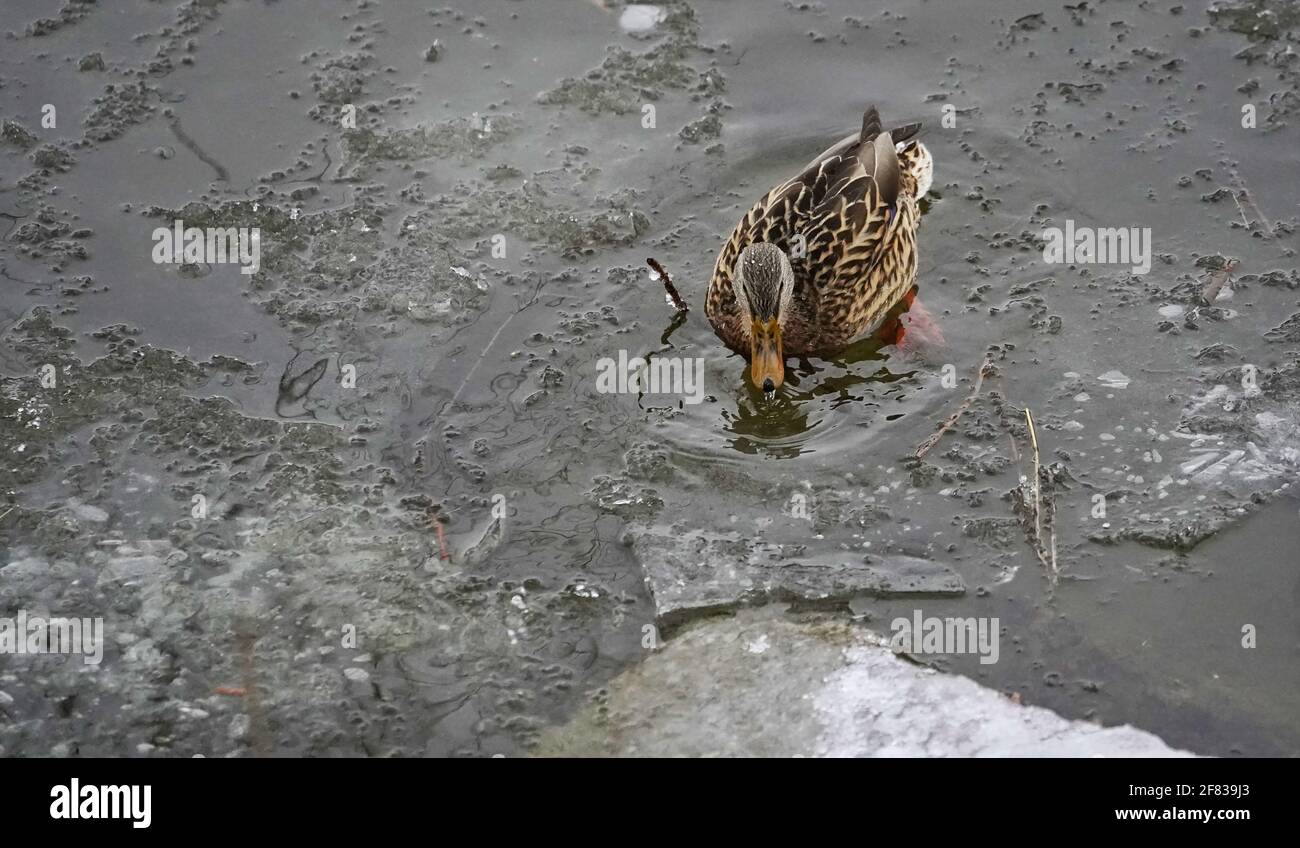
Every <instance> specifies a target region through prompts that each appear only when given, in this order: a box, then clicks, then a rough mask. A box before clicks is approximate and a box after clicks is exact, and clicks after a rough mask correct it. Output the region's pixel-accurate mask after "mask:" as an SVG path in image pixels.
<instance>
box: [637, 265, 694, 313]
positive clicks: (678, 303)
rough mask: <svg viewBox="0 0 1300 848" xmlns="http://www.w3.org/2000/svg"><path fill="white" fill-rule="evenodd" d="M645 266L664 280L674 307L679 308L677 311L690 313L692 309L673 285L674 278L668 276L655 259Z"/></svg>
mask: <svg viewBox="0 0 1300 848" xmlns="http://www.w3.org/2000/svg"><path fill="white" fill-rule="evenodd" d="M645 264H647V265H649V266H650V269H651V270H652V271H654V272H655V274H656V275H658V278H659V279H660V280H663V283H664V289H665V290H666V291H667V292H668V298H669V300H671V301H672V302H673V306H675V307H676V308H677V311H678V312H689V311H690V307H689V306H687V305H686V301H684V300H682V296H681V295H680V294H678V293H677V287H676V286H674V285H673V281H672V278H671V277H669V276H668V272H667V271H665V270H664V266H662V265H660V264H659V263H658V262H657V261H656V260H655V259H653V258H651V259H647V260H646V261H645Z"/></svg>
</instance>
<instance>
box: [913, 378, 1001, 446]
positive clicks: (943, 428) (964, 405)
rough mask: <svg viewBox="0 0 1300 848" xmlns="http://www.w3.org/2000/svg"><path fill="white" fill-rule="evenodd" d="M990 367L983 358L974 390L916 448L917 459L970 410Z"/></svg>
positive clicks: (937, 442)
mask: <svg viewBox="0 0 1300 848" xmlns="http://www.w3.org/2000/svg"><path fill="white" fill-rule="evenodd" d="M992 365H993V363H992V362H990V361H989V358H988V356H985V357H984V361H983V362H981V363H980V370H979V373H978V374H977V375H976V376H975V388H974V389H972V390H971V393H970V394H969V395H967V396H966V399H965V400H963V401H962V402H961V406H959V407H957V411H956V412H954V413H953V414H952V415H949V416H948V419H947V420H946V421H944V422H943V423H942V424H940V425H939V429H938V430H936V431H935V432H934V433H933V434H932V435H931V436H930V437H929V438H928V439H926V440H925V441H924V442H921V444H920V445H918V446H917V448H916V458H917V459H921V458H923V457H924V456H925V455H926V454H927V453H929V452H930V449H931V448H933V447H934V446H935V445H937V444H939V440H940V439H942V438H943V434H944V433H946V432H948V431H949V430H951V429H952V427H953V425H954V424H956V423H957V419H959V418H961V417H962V415H963V414H964V413H965V412H966V410H967V409H969V408H970V405H971V404H972V403H974V402H975V398H977V397H979V394H980V387H981V386H983V385H984V376H985V375H986V374H987V373H988V370H989V368H991V367H992Z"/></svg>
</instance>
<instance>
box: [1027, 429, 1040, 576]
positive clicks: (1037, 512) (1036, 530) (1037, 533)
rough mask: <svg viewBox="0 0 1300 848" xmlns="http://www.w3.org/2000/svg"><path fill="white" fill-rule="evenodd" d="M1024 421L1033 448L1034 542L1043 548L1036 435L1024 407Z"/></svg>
mask: <svg viewBox="0 0 1300 848" xmlns="http://www.w3.org/2000/svg"><path fill="white" fill-rule="evenodd" d="M1025 421H1026V422H1027V423H1028V424H1029V443H1030V444H1031V445H1033V446H1034V542H1035V543H1036V544H1037V545H1038V549H1039V550H1042V548H1043V502H1042V493H1041V492H1040V491H1039V487H1038V482H1039V481H1038V468H1039V462H1038V433H1037V432H1036V431H1035V430H1034V416H1033V415H1032V414H1031V413H1030V412H1029V407H1027V406H1026V407H1025Z"/></svg>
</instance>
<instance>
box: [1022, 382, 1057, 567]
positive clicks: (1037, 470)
mask: <svg viewBox="0 0 1300 848" xmlns="http://www.w3.org/2000/svg"><path fill="white" fill-rule="evenodd" d="M1025 423H1026V424H1028V425H1029V443H1030V444H1031V445H1032V446H1033V448H1034V553H1035V554H1036V555H1037V556H1038V561H1039V562H1041V563H1042V564H1043V567H1044V568H1046V569H1047V572H1048V577H1049V579H1050V580H1051V581H1052V585H1053V586H1055V585H1056V581H1057V579H1058V577H1059V576H1060V572H1059V571H1058V570H1057V564H1056V501H1055V499H1053V500H1049V501H1048V513H1049V518H1050V519H1051V520H1050V522H1049V524H1050V525H1051V532H1050V546H1044V545H1043V497H1042V476H1041V468H1042V462H1041V460H1040V457H1039V451H1038V430H1037V429H1036V428H1035V427H1034V416H1033V413H1031V412H1030V411H1029V407H1025Z"/></svg>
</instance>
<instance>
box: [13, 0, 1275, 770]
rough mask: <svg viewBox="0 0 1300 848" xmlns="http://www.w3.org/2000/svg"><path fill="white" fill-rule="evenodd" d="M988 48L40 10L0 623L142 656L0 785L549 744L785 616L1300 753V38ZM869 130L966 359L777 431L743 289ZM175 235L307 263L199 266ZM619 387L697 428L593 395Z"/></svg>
mask: <svg viewBox="0 0 1300 848" xmlns="http://www.w3.org/2000/svg"><path fill="white" fill-rule="evenodd" d="M956 5H957V4H947V3H940V2H936V1H935V0H902V2H897V3H888V4H883V5H882V4H876V3H854V2H832V1H831V0H827V1H826V2H814V3H792V2H779V1H778V0H770V1H769V0H763V2H754V3H750V2H746V3H738V2H719V1H717V0H696V2H689V3H688V2H671V3H661V4H658V8H659V9H660V10H661V12H662V14H661V15H660V16H658V19H657V20H656V21H655V22H654V23H653V25H652V26H651V28H649V29H648V30H645V31H637V32H630V31H628V30H627V29H625V28H624V27H622V26H620V20H622V19H623V15H624V12H625V10H624V9H623V5H622V4H619V3H616V2H606V3H603V4H602V3H598V2H589V0H544V2H527V3H524V2H513V0H482V2H475V3H463V4H460V5H458V6H452V7H442V6H435V7H431V6H429V5H427V4H421V3H408V2H385V3H378V2H372V0H348V2H342V1H341V0H321V2H305V0H281V2H260V0H230V2H221V0H195V2H188V3H180V4H176V3H173V2H148V1H147V0H135V1H134V2H114V3H106V2H104V3H88V4H81V3H69V4H67V5H66V6H64V7H62V9H61V10H60V9H58V8H57V4H51V3H46V2H34V0H23V2H8V3H6V4H5V7H4V10H3V11H2V12H0V32H6V31H7V33H8V34H7V35H5V36H4V37H3V45H4V48H3V50H0V119H2V120H3V121H4V132H3V137H2V138H0V213H3V215H2V216H0V233H3V238H2V239H0V269H2V273H0V336H2V337H0V373H2V374H3V378H2V381H3V391H0V414H2V415H0V422H2V423H0V440H3V448H4V451H5V456H7V457H8V458H9V459H8V461H7V462H6V463H5V464H4V471H3V472H2V473H0V487H2V488H3V490H4V494H5V496H6V499H7V503H6V504H5V505H4V506H0V543H2V544H3V545H4V547H5V551H4V552H3V553H4V556H3V557H2V558H0V617H3V616H15V615H17V613H18V611H19V610H26V611H29V612H31V613H33V614H35V613H36V612H40V613H42V614H63V615H70V616H91V617H102V618H104V619H105V627H106V632H107V648H106V651H105V656H104V661H103V662H102V664H100V665H97V666H87V665H85V664H84V663H82V662H81V661H80V659H79V658H75V657H72V658H69V657H61V656H30V655H29V656H16V655H0V692H2V693H4V695H5V696H7V697H0V753H4V754H7V755H27V756H41V755H51V754H54V755H173V756H191V755H195V754H203V755H206V756H249V755H272V754H313V755H410V754H431V755H492V754H507V755H516V754H525V753H528V752H530V751H533V750H534V749H535V746H536V744H537V742H538V739H539V738H540V736H541V734H543V733H544V732H545V731H546V730H547V729H548V728H554V727H556V726H558V725H561V724H563V723H564V722H566V721H568V720H569V719H570V718H571V717H572V716H574V715H575V714H577V713H578V712H579V711H580V710H582V709H584V708H585V707H587V706H589V705H592V704H596V705H599V704H600V702H601V698H602V697H603V696H602V694H601V692H602V689H601V687H602V686H604V685H605V684H606V683H607V682H608V681H610V680H611V679H613V678H614V677H615V676H617V675H619V674H620V673H623V672H625V671H627V670H628V669H630V668H634V667H636V666H637V664H638V663H640V662H641V661H642V660H643V659H644V658H645V657H646V655H647V654H648V653H649V652H650V651H652V650H654V647H655V646H656V645H658V644H660V643H661V642H662V640H665V639H670V638H672V636H673V632H674V630H675V629H676V628H679V627H682V626H689V625H691V624H692V623H694V622H696V621H698V620H699V619H702V618H705V617H707V616H709V615H713V614H719V613H722V614H725V613H727V612H728V611H730V610H732V609H734V608H735V607H736V606H738V605H742V604H768V605H789V606H790V615H804V614H810V613H809V612H808V611H809V610H811V611H812V613H811V614H816V615H824V616H828V617H830V618H832V619H834V620H837V621H843V620H848V621H852V622H855V623H856V625H857V626H861V627H865V628H870V629H873V630H875V631H878V632H882V633H887V632H888V624H889V622H890V621H891V620H892V619H893V618H894V617H895V616H898V615H902V616H908V615H910V614H911V611H912V610H914V609H918V608H920V609H923V610H924V611H925V614H926V615H938V616H945V615H954V616H983V617H998V618H999V620H1000V622H1001V627H1002V640H1003V644H1002V651H1001V658H1000V660H999V662H998V663H996V664H993V665H981V664H979V662H978V659H977V658H976V657H973V656H946V657H938V658H927V659H928V660H929V661H930V662H932V663H933V664H934V665H936V666H937V667H940V668H944V669H948V670H951V671H955V672H957V673H960V674H964V675H967V676H970V677H972V678H973V679H975V680H977V681H978V682H981V683H983V684H985V685H987V686H990V687H992V688H994V689H997V690H1000V691H1003V692H1006V693H1008V694H1015V695H1016V696H1018V697H1019V698H1020V699H1022V701H1023V702H1024V703H1029V704H1034V705H1038V706H1045V707H1048V708H1050V709H1052V710H1055V711H1057V712H1058V713H1060V714H1062V715H1064V716H1066V717H1068V718H1086V719H1090V720H1093V721H1096V722H1098V723H1101V724H1104V725H1116V724H1132V725H1135V726H1137V727H1139V728H1142V729H1144V730H1148V731H1151V732H1153V733H1155V734H1157V735H1159V736H1160V737H1161V738H1163V739H1165V740H1166V741H1167V742H1168V743H1169V744H1170V745H1173V746H1175V747H1178V748H1185V749H1188V750H1192V751H1195V752H1197V753H1202V754H1213V755H1233V754H1243V755H1294V754H1295V753H1297V752H1298V751H1300V724H1297V721H1296V716H1297V715H1300V695H1298V694H1297V693H1298V692H1300V687H1297V683H1300V614H1298V613H1297V606H1298V604H1297V602H1298V601H1300V576H1298V572H1297V559H1296V555H1295V551H1296V550H1297V542H1300V538H1298V536H1297V534H1298V533H1300V515H1298V507H1297V501H1296V499H1295V488H1294V482H1293V481H1294V480H1295V479H1296V472H1297V469H1298V468H1300V329H1297V328H1298V327H1300V294H1298V290H1300V273H1298V272H1297V270H1296V262H1295V248H1296V238H1295V226H1296V217H1297V210H1296V208H1295V204H1296V192H1295V187H1296V185H1297V184H1298V178H1300V158H1298V157H1297V156H1296V150H1297V137H1296V122H1297V120H1300V94H1298V92H1297V73H1298V72H1297V66H1296V65H1295V63H1294V61H1293V58H1294V51H1295V49H1296V42H1297V31H1296V29H1295V28H1296V26H1297V23H1298V22H1300V7H1298V6H1297V4H1296V3H1295V2H1291V0H1238V1H1237V2H1232V1H1231V0H1230V2H1221V3H1218V4H1214V8H1213V9H1212V8H1211V4H1208V3H1201V2H1183V3H1176V2H1165V3H1145V2H1144V3H1136V2H1087V3H1081V4H1077V5H1073V6H1071V5H1065V6H1063V5H1062V4H1060V3H1055V4H1043V3H1032V2H1031V3H1005V2H993V0H977V1H976V0H972V2H963V3H961V4H960V12H958V11H957V10H956ZM435 43H436V46H435ZM431 48H433V49H432V51H431ZM95 54H98V58H96V55H95ZM871 103H874V104H876V105H877V106H878V107H879V109H880V111H881V114H882V115H883V116H884V118H885V121H886V123H889V124H902V123H906V122H908V121H912V120H920V121H922V122H924V124H925V129H924V131H923V132H924V135H923V138H924V141H925V143H926V145H927V146H928V147H929V149H930V150H931V152H932V153H933V156H934V159H935V163H936V166H935V167H936V171H935V183H934V187H933V190H932V193H931V195H930V197H929V199H928V200H927V201H926V203H925V216H924V219H923V222H922V225H921V233H920V236H919V244H920V251H921V256H920V275H919V280H918V282H919V286H920V290H919V297H920V300H921V302H922V303H923V304H924V306H925V308H926V309H927V310H928V311H929V313H930V314H932V315H933V316H934V320H935V324H936V325H937V327H938V330H939V331H940V335H941V338H939V337H935V336H928V337H923V336H921V334H920V333H914V334H913V338H914V340H915V341H917V342H918V343H916V344H909V345H907V346H906V347H905V349H899V348H898V347H895V346H892V345H891V346H888V347H881V346H879V345H878V344H877V345H872V344H867V345H861V346H857V347H855V348H854V349H852V350H850V351H849V352H846V353H845V354H844V355H842V356H839V357H836V358H834V359H833V360H828V361H824V360H810V361H808V362H806V363H797V362H792V363H790V364H791V378H790V380H789V383H788V384H787V385H786V386H785V387H783V388H782V390H781V392H780V393H779V394H778V396H777V397H776V398H775V399H773V400H771V401H767V400H765V399H763V398H762V397H761V396H760V395H759V393H757V392H755V391H754V390H753V388H752V387H751V386H749V385H748V383H747V381H746V380H745V376H744V363H743V360H741V359H740V358H739V357H737V356H734V355H732V354H730V353H729V352H728V351H727V350H726V349H725V348H723V347H722V346H721V345H720V343H719V342H718V341H717V339H716V338H715V337H714V335H713V333H712V331H711V329H710V328H709V326H708V323H707V321H706V320H705V318H704V315H703V299H704V292H705V289H706V286H707V282H708V277H709V273H710V272H711V269H712V265H713V261H714V258H715V257H716V255H717V251H718V249H719V247H720V246H721V242H722V240H723V238H725V236H726V234H727V233H728V232H729V231H730V229H731V227H732V226H733V225H734V223H735V221H736V220H737V219H738V218H739V216H740V215H741V214H743V212H744V211H745V210H746V209H747V208H748V207H749V206H750V205H751V204H752V203H753V201H754V200H755V199H756V198H757V197H759V196H760V195H761V194H762V193H763V192H765V191H766V190H767V189H768V188H769V187H770V186H771V185H773V184H775V183H777V182H778V181H780V180H782V179H784V178H786V177H788V176H790V175H791V174H792V173H793V172H794V171H795V169H797V168H799V167H800V166H802V165H803V164H804V163H805V162H807V161H808V160H809V159H810V158H811V157H812V156H814V155H815V154H816V153H817V152H819V151H820V150H822V149H824V148H825V147H826V146H828V145H829V144H830V143H831V142H833V141H835V140H837V139H839V138H841V137H842V136H843V135H844V134H845V133H846V132H849V131H852V130H853V128H855V127H856V126H857V125H858V124H859V122H860V118H861V114H862V111H863V109H864V108H865V107H866V106H867V105H868V104H871ZM45 104H52V105H53V106H55V107H56V110H57V118H56V123H55V126H53V127H43V126H42V120H41V119H42V107H43V106H44V105H45ZM1247 105H1252V106H1254V107H1256V111H1257V120H1256V126H1254V127H1253V128H1244V127H1243V126H1242V117H1243V107H1244V106H1247ZM348 106H355V107H356V111H355V119H356V120H355V128H351V127H345V126H343V118H344V115H345V114H346V107H348ZM647 106H650V107H653V117H654V120H653V125H652V126H648V125H647V123H648V121H647V112H646V108H645V107H647ZM948 106H951V107H952V108H951V109H946V108H945V107H948ZM946 114H951V115H952V116H953V117H954V118H955V123H954V122H950V123H952V125H951V126H948V125H945V122H944V116H945V115H946ZM176 218H182V219H183V220H184V221H185V222H186V225H187V226H198V227H259V228H260V231H261V267H260V269H259V270H258V271H257V273H255V274H249V275H246V274H241V273H240V270H239V268H238V266H236V265H230V264H225V265H222V264H200V265H197V266H178V265H165V264H156V263H155V262H153V261H152V258H151V257H152V248H153V241H152V239H151V234H152V232H153V231H154V229H155V228H156V227H160V226H163V227H166V226H170V224H171V222H172V221H173V220H175V219H176ZM1067 219H1070V220H1073V221H1075V222H1076V223H1077V224H1079V225H1081V226H1083V225H1086V226H1096V227H1140V228H1149V229H1150V232H1151V238H1152V253H1153V256H1152V263H1151V269H1150V273H1148V274H1145V275H1138V274H1134V273H1132V272H1131V271H1130V270H1129V267H1128V266H1127V265H1084V264H1075V265H1068V264H1047V263H1045V262H1044V257H1043V232H1044V230H1045V229H1046V228H1049V227H1063V226H1064V225H1065V221H1066V220H1067ZM647 257H654V258H656V259H658V260H659V261H660V262H662V263H663V265H664V266H665V267H666V268H667V269H668V270H669V271H670V273H671V274H672V275H673V277H674V279H675V281H676V284H677V286H678V288H679V289H681V291H682V292H683V294H684V295H685V296H686V298H687V299H688V301H689V302H690V304H691V306H692V311H691V313H690V314H689V316H688V317H687V319H686V320H685V321H684V322H674V316H673V314H672V312H671V310H670V309H669V308H668V307H667V306H665V305H664V296H663V292H662V289H661V287H660V284H659V283H658V282H657V281H656V280H654V279H652V278H651V276H650V275H649V272H648V269H647V268H646V266H645V259H646V258H647ZM1228 259H1236V260H1238V262H1239V265H1238V266H1237V268H1236V271H1235V273H1234V275H1233V277H1232V280H1231V282H1230V283H1229V284H1228V287H1227V291H1228V293H1229V294H1227V295H1222V296H1221V299H1219V300H1217V301H1215V303H1214V304H1213V305H1211V306H1200V305H1198V296H1199V293H1200V292H1201V290H1202V289H1203V288H1204V286H1205V284H1206V282H1207V278H1208V276H1209V274H1210V273H1211V272H1212V269H1213V268H1215V267H1219V266H1220V265H1221V264H1222V263H1223V262H1224V261H1226V260H1228ZM620 351H624V352H626V354H627V355H628V356H664V357H682V358H686V359H694V358H702V359H703V361H704V395H705V397H704V400H703V402H702V403H699V404H692V403H687V402H685V400H684V399H683V398H682V397H681V396H680V395H671V394H670V395H652V394H641V395H637V394H606V393H602V392H600V391H598V388H597V376H598V372H599V361H600V359H601V358H603V357H613V358H617V356H618V355H619V352H620ZM986 357H987V359H988V361H989V363H990V370H989V372H988V376H987V377H986V379H985V380H984V381H983V384H982V386H981V390H980V393H979V396H978V397H977V398H976V399H975V400H974V401H973V402H972V403H971V404H970V406H969V408H968V409H966V411H965V413H964V414H963V415H962V416H961V418H960V419H959V421H958V422H957V424H956V425H955V426H954V427H953V428H952V429H951V430H950V431H949V432H947V433H946V434H945V435H944V437H943V438H942V439H941V440H940V442H939V443H938V445H937V446H936V447H935V448H934V449H933V450H931V451H930V452H929V453H927V454H926V455H925V457H924V458H923V459H920V460H918V459H917V458H916V457H915V452H916V449H917V446H918V445H919V444H921V443H922V442H923V441H924V440H925V439H926V437H928V436H929V435H930V434H932V433H933V432H934V431H935V430H936V428H937V427H938V426H939V424H940V422H942V421H944V420H945V419H946V418H947V417H948V416H949V415H951V414H952V413H953V412H954V411H956V410H957V409H958V407H959V406H960V404H961V403H962V401H963V399H964V398H966V397H967V396H968V395H970V394H971V393H972V391H973V388H974V382H975V377H976V374H977V373H978V371H979V369H980V365H981V362H982V361H984V360H985V358H986ZM47 365H48V366H53V368H52V369H51V370H53V372H54V373H55V374H56V375H57V379H56V381H55V385H54V386H47V385H43V384H42V381H41V378H42V374H43V373H46V372H45V371H44V370H43V369H44V366H47ZM353 372H355V384H354V385H353V381H352V376H351V375H352V374H353ZM946 375H952V376H955V377H956V382H955V384H954V383H953V381H951V380H946V379H945V376H946ZM1117 375H1118V376H1117ZM1025 408H1028V409H1030V410H1031V412H1032V414H1033V417H1034V420H1035V422H1036V425H1037V427H1036V429H1037V432H1036V435H1037V439H1038V442H1039V447H1040V460H1041V465H1042V466H1044V470H1043V476H1042V477H1041V478H1040V479H1041V480H1042V481H1043V482H1042V487H1043V494H1044V496H1045V497H1046V498H1047V501H1048V502H1049V503H1050V504H1052V505H1054V510H1055V511H1054V516H1055V518H1054V520H1052V521H1051V523H1050V524H1049V525H1048V527H1049V528H1052V527H1054V529H1055V536H1056V551H1057V560H1056V562H1057V565H1056V571H1055V573H1053V572H1052V570H1051V568H1050V565H1047V566H1045V564H1044V563H1043V562H1042V561H1040V559H1039V558H1038V557H1037V556H1036V554H1035V548H1034V544H1035V543H1034V540H1033V538H1032V537H1033V530H1032V521H1028V522H1027V521H1026V520H1025V518H1024V516H1023V514H1018V513H1017V511H1016V508H1015V505H1014V503H1013V497H1012V494H1011V493H1012V492H1013V491H1015V492H1021V493H1024V492H1028V491H1030V489H1031V488H1032V486H1031V484H1030V483H1029V482H1027V481H1029V480H1031V478H1032V475H1033V473H1034V471H1033V462H1032V448H1031V442H1030V438H1029V432H1028V429H1027V427H1026V423H1025V421H1026V419H1025V416H1024V409H1025ZM196 496H198V497H201V498H202V503H203V504H204V506H205V509H204V510H200V513H201V514H196V513H195V510H196V501H195V498H196ZM795 496H798V498H795ZM1097 496H1101V497H1100V502H1101V503H1102V504H1104V515H1100V514H1099V513H1098V509H1097V507H1098V498H1097ZM795 504H799V505H800V510H799V511H796V510H795ZM675 550H677V551H685V553H684V554H683V555H682V556H681V557H678V558H677V559H675V560H674V559H672V558H671V557H670V556H669V555H668V554H665V553H664V552H670V553H671V552H672V551H675ZM670 560H671V561H670ZM917 562H920V563H921V565H920V566H917V565H916V563H917ZM674 563H675V564H674ZM908 568H922V569H925V574H926V577H925V579H924V580H920V581H918V582H914V583H909V584H907V586H904V585H903V584H904V583H906V580H904V576H905V572H906V570H907V569H908ZM674 569H676V570H674ZM670 597H671V598H675V599H676V600H672V601H671V608H670V600H669V599H670ZM1247 626H1249V627H1250V628H1252V629H1253V632H1254V633H1255V634H1256V636H1257V642H1256V643H1255V644H1256V646H1255V647H1253V648H1247V647H1243V628H1244V627H1247ZM774 708H775V707H774Z"/></svg>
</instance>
